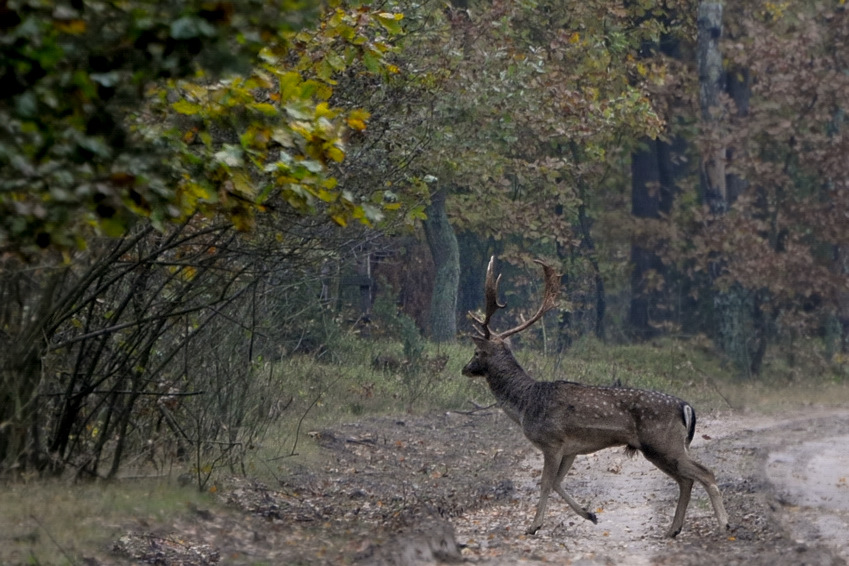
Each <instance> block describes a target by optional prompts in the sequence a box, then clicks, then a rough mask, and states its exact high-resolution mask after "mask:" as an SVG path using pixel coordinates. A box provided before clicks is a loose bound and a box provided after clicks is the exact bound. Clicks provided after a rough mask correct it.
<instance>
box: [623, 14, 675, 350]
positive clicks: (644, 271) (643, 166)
mask: <svg viewBox="0 0 849 566" xmlns="http://www.w3.org/2000/svg"><path fill="white" fill-rule="evenodd" d="M645 17H646V18H656V16H645ZM674 17H675V16H674V14H671V13H670V14H667V15H666V16H663V17H661V23H662V24H663V25H667V26H668V25H670V22H671V20H672V19H674ZM680 47H681V46H680V41H679V40H678V39H677V38H675V37H672V36H670V35H664V36H661V38H660V40H659V41H656V42H651V41H646V42H645V43H644V44H643V46H642V47H641V50H640V51H641V55H642V56H645V57H650V56H654V55H655V54H656V53H658V52H659V53H661V54H663V55H664V56H666V57H669V58H674V59H680V58H681V57H682V54H681V48H680ZM666 137H667V138H668V139H669V140H670V141H668V142H667V141H663V140H660V139H651V138H644V139H643V140H641V146H642V147H641V149H639V150H637V151H635V152H634V153H633V154H632V155H631V214H632V215H633V216H634V217H635V218H647V219H658V218H661V216H662V215H664V214H668V213H669V212H670V211H671V210H672V204H673V202H674V199H675V194H676V193H677V182H678V180H679V179H682V178H684V177H685V176H686V175H687V174H688V165H687V160H686V159H682V157H683V156H684V155H685V154H686V151H687V142H686V140H685V139H684V138H683V137H682V136H680V135H676V134H675V133H674V132H673V131H671V130H667V136H666ZM631 264H632V271H631V303H630V307H629V310H628V326H629V330H630V332H631V334H632V335H633V336H635V337H636V338H639V339H647V338H650V337H651V336H653V335H655V334H656V333H657V324H656V323H659V322H663V321H665V320H669V319H670V317H671V315H672V314H673V312H674V309H673V308H671V306H670V303H672V301H670V300H669V299H668V291H663V289H667V290H668V289H671V288H672V287H673V286H672V285H669V284H668V283H664V284H663V285H662V286H661V285H660V284H659V283H660V282H666V280H667V279H668V273H667V268H666V266H665V265H664V263H663V261H662V260H661V258H660V256H659V255H658V254H657V251H656V249H655V247H647V246H646V243H645V242H644V241H641V240H635V241H634V242H633V243H632V245H631Z"/></svg>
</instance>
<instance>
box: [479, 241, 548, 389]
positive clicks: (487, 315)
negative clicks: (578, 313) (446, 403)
mask: <svg viewBox="0 0 849 566" xmlns="http://www.w3.org/2000/svg"><path fill="white" fill-rule="evenodd" d="M534 261H535V262H536V263H538V264H539V265H541V266H542V270H543V278H544V280H545V291H544V292H543V298H542V304H540V307H539V309H538V310H537V312H536V314H534V315H533V316H532V317H531V318H529V319H528V320H526V321H524V322H522V323H521V324H519V325H517V326H515V327H513V328H511V329H509V330H505V331H503V332H497V333H496V332H493V331H492V329H491V328H490V327H489V323H490V320H491V319H492V315H494V314H495V312H496V311H497V310H498V309H503V308H504V307H506V306H507V305H506V304H502V303H499V302H498V284H499V282H500V281H501V275H500V274H499V275H498V277H496V276H495V256H492V257H491V258H490V260H489V265H488V266H487V268H486V281H485V282H484V296H485V297H486V306H485V309H486V310H485V312H484V315H483V317H477V316H475V315H473V314H471V313H470V316H471V318H472V320H474V321H475V322H476V323H477V325H478V326H479V327H480V328H477V327H476V328H475V330H477V332H478V334H479V335H480V336H472V340H473V341H474V342H475V345H476V348H475V355H474V356H473V357H472V359H471V361H469V363H468V364H466V367H464V368H463V375H467V376H474V375H486V374H487V370H488V368H489V367H490V365H491V363H492V359H493V358H503V357H507V358H509V359H510V360H512V354H511V353H510V350H509V348H508V346H507V343H506V341H505V339H506V338H508V337H510V336H512V335H514V334H517V333H519V332H521V331H523V330H525V329H526V328H528V327H529V326H531V325H532V324H533V323H535V322H536V321H538V320H539V319H541V318H542V316H543V315H544V314H545V313H546V312H548V311H550V310H551V309H553V308H554V307H555V306H557V295H558V292H559V290H560V275H558V274H557V272H556V271H554V268H553V267H551V266H550V265H548V264H547V263H545V262H543V261H540V260H538V259H536V260H534ZM504 361H506V360H504ZM502 365H503V364H502Z"/></svg>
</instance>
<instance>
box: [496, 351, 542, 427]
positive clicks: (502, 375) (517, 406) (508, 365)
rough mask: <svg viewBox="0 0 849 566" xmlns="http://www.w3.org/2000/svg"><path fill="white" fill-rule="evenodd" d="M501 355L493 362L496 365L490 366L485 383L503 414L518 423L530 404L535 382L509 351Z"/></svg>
mask: <svg viewBox="0 0 849 566" xmlns="http://www.w3.org/2000/svg"><path fill="white" fill-rule="evenodd" d="M503 354H504V355H500V356H498V358H497V360H493V361H496V363H494V364H490V367H489V371H488V372H487V373H486V382H487V384H488V385H489V389H490V390H491V391H492V394H493V395H495V398H496V399H498V403H499V405H500V406H501V408H502V409H503V410H504V412H505V413H507V415H508V416H509V417H510V418H511V419H513V420H514V421H516V422H519V423H520V422H521V415H522V413H524V412H525V409H526V408H527V407H528V405H530V404H531V400H532V398H533V388H534V385H535V384H536V383H537V382H536V380H535V379H534V378H532V377H531V376H529V375H528V374H527V372H525V370H524V369H522V366H520V365H519V362H517V361H516V358H514V357H513V355H512V354H511V353H510V352H509V351H506V352H504V353H503Z"/></svg>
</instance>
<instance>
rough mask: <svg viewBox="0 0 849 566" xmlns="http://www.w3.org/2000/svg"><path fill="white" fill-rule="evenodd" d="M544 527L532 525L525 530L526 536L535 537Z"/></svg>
mask: <svg viewBox="0 0 849 566" xmlns="http://www.w3.org/2000/svg"><path fill="white" fill-rule="evenodd" d="M541 526H542V525H531V526H530V527H528V528H527V529H526V530H525V534H526V535H535V534H537V531H538V530H539V528H540V527H541Z"/></svg>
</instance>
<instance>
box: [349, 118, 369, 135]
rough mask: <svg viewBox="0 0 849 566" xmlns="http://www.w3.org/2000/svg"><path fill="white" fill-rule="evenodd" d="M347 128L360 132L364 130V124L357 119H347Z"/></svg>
mask: <svg viewBox="0 0 849 566" xmlns="http://www.w3.org/2000/svg"><path fill="white" fill-rule="evenodd" d="M348 126H349V127H350V128H351V129H354V130H357V131H360V132H362V131H363V130H365V129H366V123H365V122H363V121H362V120H358V119H357V118H348Z"/></svg>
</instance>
